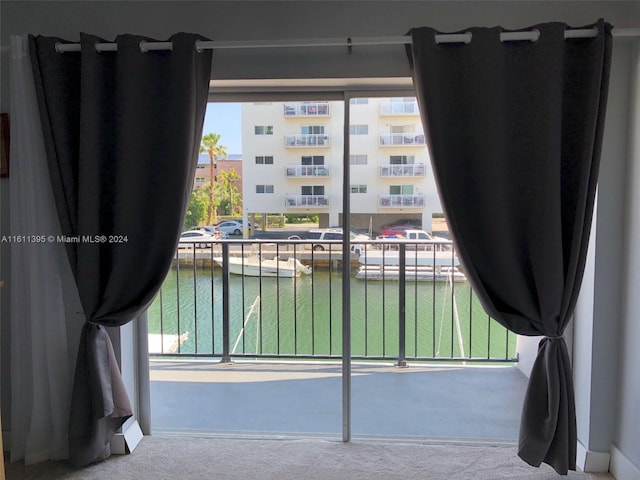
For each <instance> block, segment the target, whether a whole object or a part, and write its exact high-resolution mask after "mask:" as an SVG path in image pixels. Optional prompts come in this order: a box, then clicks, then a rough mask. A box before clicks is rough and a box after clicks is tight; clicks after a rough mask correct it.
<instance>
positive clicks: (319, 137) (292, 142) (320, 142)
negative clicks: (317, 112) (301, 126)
mask: <svg viewBox="0 0 640 480" xmlns="http://www.w3.org/2000/svg"><path fill="white" fill-rule="evenodd" d="M284 146H285V147H287V148H300V147H302V148H305V147H322V148H325V147H330V146H331V141H330V139H329V135H326V134H324V133H289V134H286V135H285V136H284Z"/></svg>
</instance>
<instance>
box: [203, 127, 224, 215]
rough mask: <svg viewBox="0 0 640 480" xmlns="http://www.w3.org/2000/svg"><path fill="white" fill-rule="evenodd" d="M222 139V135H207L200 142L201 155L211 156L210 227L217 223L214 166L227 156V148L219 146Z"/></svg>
mask: <svg viewBox="0 0 640 480" xmlns="http://www.w3.org/2000/svg"><path fill="white" fill-rule="evenodd" d="M221 137H222V135H219V134H217V133H207V134H206V135H204V136H203V137H202V141H201V142H200V153H206V154H207V155H209V178H210V184H211V188H210V189H209V219H208V222H207V223H208V224H209V225H211V224H213V223H216V222H215V218H216V210H215V207H214V205H213V183H214V179H215V175H214V165H215V162H216V159H217V158H218V157H226V156H227V147H225V146H224V145H219V144H218V142H219V141H220V138H221Z"/></svg>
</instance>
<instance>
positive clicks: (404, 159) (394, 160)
mask: <svg viewBox="0 0 640 480" xmlns="http://www.w3.org/2000/svg"><path fill="white" fill-rule="evenodd" d="M389 163H390V164H391V165H409V164H411V165H413V164H414V163H416V156H415V155H391V156H390V157H389Z"/></svg>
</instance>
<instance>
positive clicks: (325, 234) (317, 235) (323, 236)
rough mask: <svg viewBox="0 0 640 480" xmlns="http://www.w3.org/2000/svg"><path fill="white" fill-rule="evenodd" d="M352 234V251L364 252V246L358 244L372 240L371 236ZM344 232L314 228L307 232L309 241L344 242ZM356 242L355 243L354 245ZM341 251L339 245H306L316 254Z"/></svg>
mask: <svg viewBox="0 0 640 480" xmlns="http://www.w3.org/2000/svg"><path fill="white" fill-rule="evenodd" d="M349 233H350V237H349V238H350V239H351V249H352V250H353V251H356V250H357V251H358V252H359V251H360V250H362V245H360V244H358V241H364V240H370V238H369V235H365V234H362V233H354V232H349ZM342 238H343V232H342V228H312V229H311V230H309V231H308V232H307V240H342ZM354 242H355V243H354ZM329 247H331V249H332V250H339V247H338V245H332V244H329V243H312V244H306V245H305V248H312V249H313V250H314V251H316V252H322V251H324V250H329Z"/></svg>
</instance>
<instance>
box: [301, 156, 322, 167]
mask: <svg viewBox="0 0 640 480" xmlns="http://www.w3.org/2000/svg"><path fill="white" fill-rule="evenodd" d="M300 164H301V165H324V155H305V156H303V157H302V158H301V159H300Z"/></svg>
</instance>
